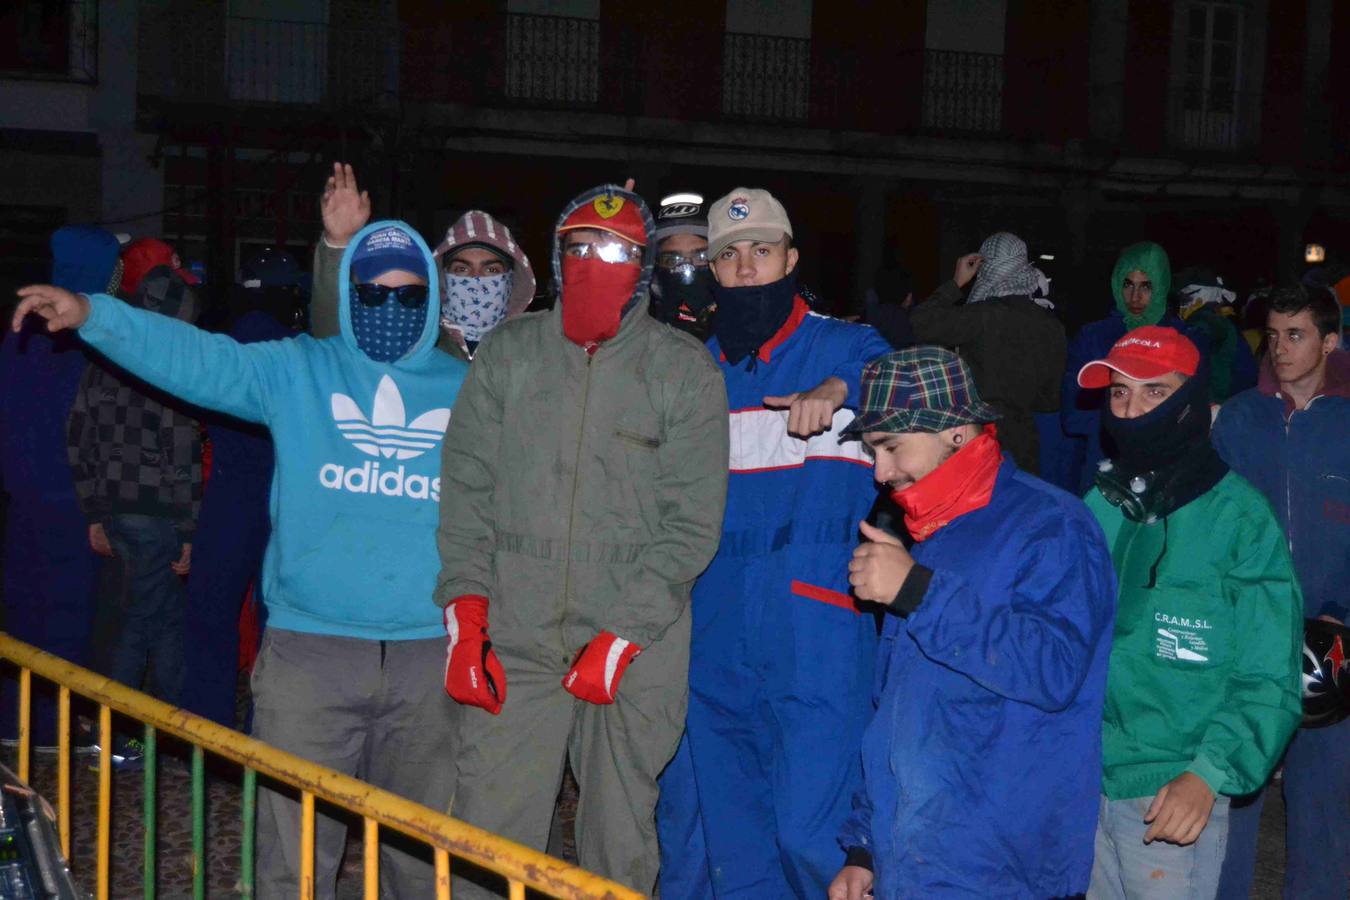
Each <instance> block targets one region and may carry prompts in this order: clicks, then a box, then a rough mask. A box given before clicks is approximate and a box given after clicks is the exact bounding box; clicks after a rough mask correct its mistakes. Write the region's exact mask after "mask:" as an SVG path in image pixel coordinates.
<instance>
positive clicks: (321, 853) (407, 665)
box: [253, 628, 460, 900]
mask: <svg viewBox="0 0 1350 900" xmlns="http://www.w3.org/2000/svg"><path fill="white" fill-rule="evenodd" d="M444 673H445V640H444V638H430V639H427V640H416V641H372V640H363V639H361V638H344V637H330V636H327V635H318V634H302V633H300V632H295V631H282V630H279V629H276V628H268V629H267V632H266V633H265V634H264V636H263V642H262V649H261V650H260V652H259V654H258V661H257V663H256V664H255V666H254V669H253V704H254V708H253V735H254V737H256V738H258V739H259V740H262V741H266V742H267V743H269V744H272V745H273V746H276V747H279V748H280V749H282V750H287V751H289V752H291V753H294V754H296V755H297V756H302V757H304V758H305V759H308V760H311V761H313V762H316V763H320V764H321V765H325V766H329V767H331V768H334V769H336V770H338V771H339V772H343V773H345V774H347V775H354V776H355V777H357V778H361V779H363V780H365V781H369V782H370V783H371V784H374V785H376V786H377V787H382V788H384V789H386V790H389V791H392V792H393V793H395V794H399V795H402V796H404V797H407V798H408V799H410V800H415V801H417V802H418V803H423V804H425V805H427V806H430V807H431V808H432V809H435V810H437V811H438V812H443V811H445V810H446V808H447V807H448V806H449V804H450V798H451V796H452V795H453V794H454V785H455V752H454V743H453V741H454V725H455V721H456V719H457V718H458V717H459V715H460V713H459V706H458V704H456V703H455V702H454V701H453V700H451V699H450V698H449V697H448V696H446V693H445V686H444V685H445V676H444ZM346 833H347V827H346V825H345V824H344V823H342V822H339V821H337V820H335V819H333V818H331V817H329V816H325V815H322V814H317V813H316V815H315V833H314V896H315V898H317V900H331V898H333V897H334V893H335V889H336V888H335V884H336V881H337V873H338V866H339V865H340V864H341V862H342V853H343V849H344V846H345V843H346ZM381 836H382V837H384V836H385V834H384V832H381ZM381 843H382V846H381V848H380V896H381V897H384V898H399V897H403V898H408V897H418V898H420V897H430V896H432V895H433V894H434V892H435V887H434V885H435V873H434V871H433V869H432V866H431V863H430V858H431V857H430V854H429V853H427V854H425V855H423V854H420V853H418V854H416V855H414V854H410V853H408V852H404V851H403V850H401V849H398V848H396V847H393V846H390V845H389V844H387V843H385V842H383V841H382V842H381ZM257 847H258V851H257V852H258V858H257V881H256V888H257V891H256V896H257V897H258V898H259V900H274V898H275V900H282V898H285V900H291V898H294V897H296V896H298V895H299V874H300V804H299V803H298V802H297V801H295V800H292V799H290V798H289V797H288V796H286V795H285V794H281V793H278V792H276V791H272V790H268V789H266V788H262V787H260V788H259V789H258V828H257Z"/></svg>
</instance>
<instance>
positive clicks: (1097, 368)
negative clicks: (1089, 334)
mask: <svg viewBox="0 0 1350 900" xmlns="http://www.w3.org/2000/svg"><path fill="white" fill-rule="evenodd" d="M1199 367H1200V351H1199V350H1197V349H1195V344H1192V343H1191V340H1190V338H1188V337H1186V336H1185V335H1184V334H1182V333H1181V332H1179V331H1177V330H1176V329H1175V328H1163V327H1161V326H1159V325H1145V326H1144V327H1142V328H1136V329H1135V330H1134V331H1131V332H1128V333H1127V334H1126V335H1125V336H1124V337H1123V338H1121V339H1120V340H1118V341H1116V343H1115V345H1114V346H1113V347H1112V348H1111V352H1110V353H1108V354H1106V359H1094V360H1093V361H1092V362H1090V363H1088V364H1087V365H1085V366H1083V368H1081V369H1079V370H1078V386H1079V387H1085V388H1104V387H1110V385H1111V371H1112V370H1113V369H1114V370H1115V371H1117V372H1119V373H1120V374H1122V375H1124V376H1125V377H1126V378H1132V379H1134V380H1135V381H1147V380H1148V379H1150V378H1160V377H1162V376H1163V375H1166V374H1167V373H1169V372H1180V373H1181V374H1183V375H1185V376H1187V377H1189V376H1191V375H1194V374H1195V371H1196V369H1198V368H1199Z"/></svg>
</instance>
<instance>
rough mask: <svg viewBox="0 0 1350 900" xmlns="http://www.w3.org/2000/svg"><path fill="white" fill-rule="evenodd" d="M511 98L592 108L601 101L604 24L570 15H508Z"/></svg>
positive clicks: (507, 67) (507, 82)
mask: <svg viewBox="0 0 1350 900" xmlns="http://www.w3.org/2000/svg"><path fill="white" fill-rule="evenodd" d="M505 88H506V97H507V99H508V100H514V101H524V102H535V103H550V104H551V103H560V104H566V105H571V106H592V105H594V104H596V103H598V102H599V100H600V22H599V20H597V19H573V18H568V17H566V16H537V15H526V14H524V13H509V14H508V15H507V17H506V85H505Z"/></svg>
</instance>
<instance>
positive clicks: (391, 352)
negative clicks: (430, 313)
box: [349, 290, 427, 363]
mask: <svg viewBox="0 0 1350 900" xmlns="http://www.w3.org/2000/svg"><path fill="white" fill-rule="evenodd" d="M349 305H350V309H351V314H352V336H353V337H354V338H355V339H356V346H357V347H358V348H360V350H361V352H362V353H364V354H365V355H366V356H369V357H370V358H371V359H373V360H375V362H381V363H387V362H393V361H395V360H397V359H402V358H403V357H404V356H406V355H407V354H408V351H410V350H412V348H413V347H414V346H416V345H417V341H418V339H419V338H421V337H422V329H423V328H425V327H426V324H427V310H426V304H425V303H423V304H422V306H420V307H418V308H416V309H409V308H408V307H407V306H404V305H403V304H402V303H400V302H399V301H398V299H397V298H396V297H394V296H393V295H390V296H388V297H386V298H385V301H384V303H383V304H382V305H380V306H366V305H365V304H364V303H362V302H361V301H359V300H357V299H356V292H355V290H353V291H352V294H351V300H350V301H349Z"/></svg>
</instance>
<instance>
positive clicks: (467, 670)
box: [445, 594, 506, 716]
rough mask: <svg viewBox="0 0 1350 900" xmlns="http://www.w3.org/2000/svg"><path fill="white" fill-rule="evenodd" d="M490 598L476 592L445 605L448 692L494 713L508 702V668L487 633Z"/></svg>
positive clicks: (463, 701) (499, 710)
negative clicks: (499, 658)
mask: <svg viewBox="0 0 1350 900" xmlns="http://www.w3.org/2000/svg"><path fill="white" fill-rule="evenodd" d="M487 609H488V599H487V598H486V597H481V596H479V595H477V594H465V595H463V596H461V597H456V598H455V599H454V600H452V601H451V602H450V604H449V605H448V606H446V607H445V634H446V636H447V637H448V638H449V643H448V644H447V646H446V648H445V692H446V693H447V694H449V695H450V696H451V697H453V698H454V699H455V700H457V701H458V702H460V703H463V704H465V705H466V706H478V707H482V708H483V709H486V710H487V711H488V712H490V713H492V714H493V715H494V716H495V715H497V714H498V713H499V712H501V711H502V704H503V703H505V702H506V671H505V670H504V669H503V668H502V664H501V661H500V660H498V659H497V654H496V653H494V652H493V651H492V641H490V640H488V633H487Z"/></svg>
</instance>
